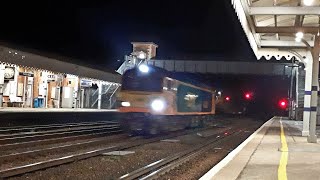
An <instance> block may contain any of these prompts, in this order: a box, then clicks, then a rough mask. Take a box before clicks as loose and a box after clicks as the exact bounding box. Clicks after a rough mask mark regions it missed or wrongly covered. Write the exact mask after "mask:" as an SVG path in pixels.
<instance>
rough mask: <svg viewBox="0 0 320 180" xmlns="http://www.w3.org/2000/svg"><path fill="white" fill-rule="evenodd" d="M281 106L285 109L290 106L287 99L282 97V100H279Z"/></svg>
mask: <svg viewBox="0 0 320 180" xmlns="http://www.w3.org/2000/svg"><path fill="white" fill-rule="evenodd" d="M279 106H280V107H281V108H283V109H285V108H287V106H288V102H287V100H285V99H281V100H280V101H279Z"/></svg>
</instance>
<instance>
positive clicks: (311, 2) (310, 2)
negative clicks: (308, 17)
mask: <svg viewBox="0 0 320 180" xmlns="http://www.w3.org/2000/svg"><path fill="white" fill-rule="evenodd" d="M313 1H314V0H304V1H303V4H304V5H306V6H311V5H312V4H313Z"/></svg>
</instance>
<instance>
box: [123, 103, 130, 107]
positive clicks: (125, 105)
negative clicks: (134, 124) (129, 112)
mask: <svg viewBox="0 0 320 180" xmlns="http://www.w3.org/2000/svg"><path fill="white" fill-rule="evenodd" d="M130 105H131V104H130V102H121V106H124V107H129V106H130Z"/></svg>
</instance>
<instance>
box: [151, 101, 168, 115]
mask: <svg viewBox="0 0 320 180" xmlns="http://www.w3.org/2000/svg"><path fill="white" fill-rule="evenodd" d="M164 106H165V103H164V101H163V100H160V99H156V100H153V101H152V103H151V108H152V109H153V110H154V111H157V112H159V111H163V109H164Z"/></svg>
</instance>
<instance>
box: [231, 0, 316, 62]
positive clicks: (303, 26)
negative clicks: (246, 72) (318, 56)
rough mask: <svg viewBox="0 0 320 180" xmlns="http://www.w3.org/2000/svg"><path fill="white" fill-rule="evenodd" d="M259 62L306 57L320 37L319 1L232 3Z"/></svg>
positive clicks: (250, 0)
mask: <svg viewBox="0 0 320 180" xmlns="http://www.w3.org/2000/svg"><path fill="white" fill-rule="evenodd" d="M231 2H232V5H233V7H234V9H235V11H236V13H237V16H238V18H239V20H240V23H241V26H242V28H243V30H244V32H245V34H246V35H247V38H248V40H249V43H250V46H251V48H252V49H253V51H254V53H255V55H256V56H257V58H258V59H260V58H261V57H262V56H264V57H265V58H266V59H271V58H272V57H275V58H276V59H277V60H279V59H281V58H283V57H285V58H286V59H287V60H290V59H291V58H292V57H293V56H297V55H298V54H299V55H301V56H304V55H305V54H304V53H306V50H307V48H308V46H310V47H313V46H314V39H315V35H316V34H318V33H319V22H320V19H319V17H320V7H319V5H320V0H231Z"/></svg>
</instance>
